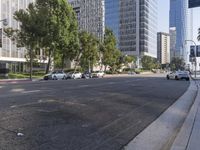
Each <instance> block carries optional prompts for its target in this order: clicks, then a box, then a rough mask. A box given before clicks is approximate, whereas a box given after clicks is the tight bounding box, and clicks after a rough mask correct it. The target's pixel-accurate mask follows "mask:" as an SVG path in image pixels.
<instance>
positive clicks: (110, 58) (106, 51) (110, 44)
mask: <svg viewBox="0 0 200 150" xmlns="http://www.w3.org/2000/svg"><path fill="white" fill-rule="evenodd" d="M116 46H117V42H116V38H115V35H114V33H113V31H112V30H110V29H108V28H106V30H105V36H104V41H103V43H102V44H101V49H100V50H101V53H102V64H103V65H104V66H105V70H106V68H107V66H110V67H111V68H112V66H114V64H115V63H116V62H117V59H118V55H121V53H120V52H119V50H117V47H116Z"/></svg>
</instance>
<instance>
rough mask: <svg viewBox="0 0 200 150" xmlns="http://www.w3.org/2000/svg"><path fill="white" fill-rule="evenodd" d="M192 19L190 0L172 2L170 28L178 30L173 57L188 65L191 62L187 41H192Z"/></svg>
mask: <svg viewBox="0 0 200 150" xmlns="http://www.w3.org/2000/svg"><path fill="white" fill-rule="evenodd" d="M190 17H191V12H190V10H189V9H188V0H170V28H175V29H176V38H175V40H176V41H174V42H175V49H172V50H171V53H172V54H171V55H173V56H174V57H179V58H183V59H184V60H185V62H186V63H187V64H188V62H189V46H188V45H187V44H186V43H185V40H188V39H189V40H191V39H192V24H191V21H192V20H190V19H191V18H190ZM171 42H173V41H171Z"/></svg>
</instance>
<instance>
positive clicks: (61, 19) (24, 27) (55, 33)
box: [7, 0, 78, 74]
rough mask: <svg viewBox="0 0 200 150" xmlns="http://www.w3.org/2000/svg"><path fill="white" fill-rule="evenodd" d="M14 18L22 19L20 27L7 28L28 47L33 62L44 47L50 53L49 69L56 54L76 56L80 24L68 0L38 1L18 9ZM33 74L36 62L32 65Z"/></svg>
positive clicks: (47, 69)
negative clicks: (35, 52) (37, 52)
mask: <svg viewBox="0 0 200 150" xmlns="http://www.w3.org/2000/svg"><path fill="white" fill-rule="evenodd" d="M14 18H15V19H16V20H17V21H18V22H20V29H19V30H17V29H7V35H8V36H9V37H11V38H12V39H15V41H16V42H17V43H18V45H20V46H21V47H26V48H27V50H28V52H29V53H28V54H29V55H30V64H32V57H33V53H34V51H35V49H38V47H39V48H41V49H43V50H45V51H46V52H45V53H46V54H47V55H48V58H49V60H48V65H47V68H46V72H48V71H49V66H50V64H51V58H53V57H54V54H55V53H58V54H61V58H62V62H64V59H65V57H67V58H70V59H73V57H74V56H75V55H76V53H77V52H76V51H77V50H78V49H77V47H78V25H77V21H76V17H75V12H74V11H73V9H72V7H71V6H70V5H69V4H68V2H66V1H64V0H36V2H35V3H31V4H29V6H28V8H27V9H26V10H19V11H16V12H15V14H14ZM30 66H31V67H30V74H32V65H30Z"/></svg>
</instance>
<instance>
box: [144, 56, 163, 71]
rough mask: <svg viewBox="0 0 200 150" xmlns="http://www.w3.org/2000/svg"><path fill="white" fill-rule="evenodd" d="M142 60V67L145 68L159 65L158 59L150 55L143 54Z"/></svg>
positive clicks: (148, 68)
mask: <svg viewBox="0 0 200 150" xmlns="http://www.w3.org/2000/svg"><path fill="white" fill-rule="evenodd" d="M141 62H142V67H143V69H145V70H152V69H157V68H158V67H159V66H158V63H157V59H156V58H153V57H150V56H143V57H142V59H141Z"/></svg>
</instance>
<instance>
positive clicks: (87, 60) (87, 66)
mask: <svg viewBox="0 0 200 150" xmlns="http://www.w3.org/2000/svg"><path fill="white" fill-rule="evenodd" d="M79 42H80V52H79V54H78V56H77V57H78V59H77V60H78V61H79V62H80V66H81V67H82V68H83V69H84V70H89V71H91V68H92V67H93V66H94V65H96V63H97V61H98V60H99V44H98V43H99V42H98V39H97V38H96V37H95V36H94V35H92V34H91V33H88V32H86V31H82V32H80V34H79Z"/></svg>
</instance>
